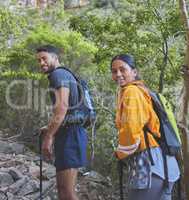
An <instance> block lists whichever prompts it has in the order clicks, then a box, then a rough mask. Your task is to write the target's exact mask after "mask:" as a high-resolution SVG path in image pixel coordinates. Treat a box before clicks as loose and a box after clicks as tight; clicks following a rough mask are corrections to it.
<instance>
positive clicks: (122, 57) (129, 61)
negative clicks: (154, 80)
mask: <svg viewBox="0 0 189 200" xmlns="http://www.w3.org/2000/svg"><path fill="white" fill-rule="evenodd" d="M114 60H122V61H123V62H125V63H127V64H128V65H129V66H130V67H131V68H133V69H135V68H136V65H135V60H134V57H133V56H132V55H129V54H120V55H117V56H115V57H113V58H112V61H111V66H110V67H111V68H112V63H113V61H114Z"/></svg>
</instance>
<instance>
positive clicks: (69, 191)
mask: <svg viewBox="0 0 189 200" xmlns="http://www.w3.org/2000/svg"><path fill="white" fill-rule="evenodd" d="M58 55H59V52H58V50H57V49H56V48H55V47H53V46H51V45H46V46H42V47H40V48H38V49H37V59H38V62H39V65H40V67H41V71H42V73H45V74H47V75H48V79H49V87H50V88H51V92H50V96H51V100H52V103H53V115H52V117H51V119H50V121H49V123H48V126H47V127H43V128H41V133H45V134H44V140H43V144H42V152H43V154H44V156H45V158H46V159H51V157H52V146H53V144H54V150H55V167H56V177H57V187H58V195H59V199H60V200H78V197H77V195H76V193H75V190H74V187H75V184H76V180H77V173H78V168H79V167H82V166H85V165H86V162H87V161H86V146H87V134H86V131H85V129H84V128H83V127H82V126H81V125H79V124H73V125H67V124H65V123H64V126H63V125H62V124H63V121H64V119H65V116H66V113H67V112H68V110H69V109H71V108H73V107H74V106H76V105H77V103H78V102H79V99H78V98H79V95H78V87H77V82H76V80H75V78H74V77H73V75H72V74H71V73H70V72H68V71H67V70H65V69H62V68H60V66H61V65H60V61H59V58H58ZM61 125H62V126H61Z"/></svg>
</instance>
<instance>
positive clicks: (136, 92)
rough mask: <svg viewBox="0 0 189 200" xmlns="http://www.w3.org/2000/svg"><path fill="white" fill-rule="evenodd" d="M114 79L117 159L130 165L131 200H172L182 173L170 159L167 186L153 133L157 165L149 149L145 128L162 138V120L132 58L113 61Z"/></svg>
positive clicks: (128, 180)
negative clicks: (160, 120)
mask: <svg viewBox="0 0 189 200" xmlns="http://www.w3.org/2000/svg"><path fill="white" fill-rule="evenodd" d="M111 72H112V79H113V80H114V81H115V82H116V83H117V84H118V86H119V92H118V97H117V112H116V126H117V129H118V133H119V135H118V148H117V150H116V156H117V158H118V159H120V160H124V161H126V163H127V166H128V168H127V169H126V171H127V172H128V176H127V182H128V183H127V185H128V187H129V194H128V195H129V200H152V199H153V200H171V191H172V188H173V185H174V182H175V181H176V180H177V179H178V178H179V176H180V171H179V168H178V164H177V161H176V159H175V158H174V157H171V156H167V165H168V172H169V173H168V181H169V184H168V187H165V185H164V180H165V175H164V166H163V157H162V152H161V149H160V147H159V144H158V143H157V142H156V140H155V139H154V137H153V136H152V135H151V134H148V141H149V146H150V151H151V155H152V160H153V165H152V162H151V160H150V159H149V154H148V152H147V150H146V142H145V138H144V132H143V128H144V126H145V125H146V124H147V125H148V128H149V129H150V130H151V131H152V132H153V133H156V136H157V137H161V134H160V132H159V128H160V123H159V119H158V117H157V115H156V113H155V111H154V110H153V107H152V102H151V97H150V95H149V93H148V89H147V88H146V87H145V85H144V83H143V81H142V80H140V79H139V76H138V71H137V69H136V67H135V62H134V59H133V57H132V56H130V55H117V56H115V57H114V58H113V59H112V62H111Z"/></svg>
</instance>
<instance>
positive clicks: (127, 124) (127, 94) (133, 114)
mask: <svg viewBox="0 0 189 200" xmlns="http://www.w3.org/2000/svg"><path fill="white" fill-rule="evenodd" d="M145 124H147V125H148V128H149V129H150V130H151V131H152V132H153V133H155V134H156V136H157V137H160V132H159V127H160V123H159V119H158V117H157V115H156V113H155V111H154V110H153V107H152V101H151V97H150V95H149V94H148V91H147V89H146V88H145V86H144V83H143V82H142V81H135V82H132V83H129V84H127V85H126V86H124V87H122V88H121V89H120V91H119V93H118V100H117V112H116V126H117V128H118V143H119V144H118V148H117V150H116V155H117V157H118V158H119V159H123V158H125V157H127V156H128V155H130V154H133V153H134V152H137V151H142V150H145V149H146V144H145V140H144V132H143V127H144V125H145ZM148 138H149V144H150V147H157V146H159V145H158V144H157V142H156V141H155V139H154V138H153V136H152V135H151V134H150V133H149V134H148Z"/></svg>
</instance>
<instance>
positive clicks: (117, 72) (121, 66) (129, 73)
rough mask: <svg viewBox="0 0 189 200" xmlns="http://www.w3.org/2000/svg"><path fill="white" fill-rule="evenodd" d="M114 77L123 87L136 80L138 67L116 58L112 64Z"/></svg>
mask: <svg viewBox="0 0 189 200" xmlns="http://www.w3.org/2000/svg"><path fill="white" fill-rule="evenodd" d="M111 67H112V68H111V72H112V79H113V80H114V81H115V82H116V83H117V84H118V85H119V86H120V87H123V86H125V85H127V84H128V83H130V82H132V81H134V80H135V78H136V76H137V71H136V69H133V68H131V67H130V66H129V65H128V64H127V63H126V62H124V61H122V60H119V59H117V60H114V61H113V62H112V66H111Z"/></svg>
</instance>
